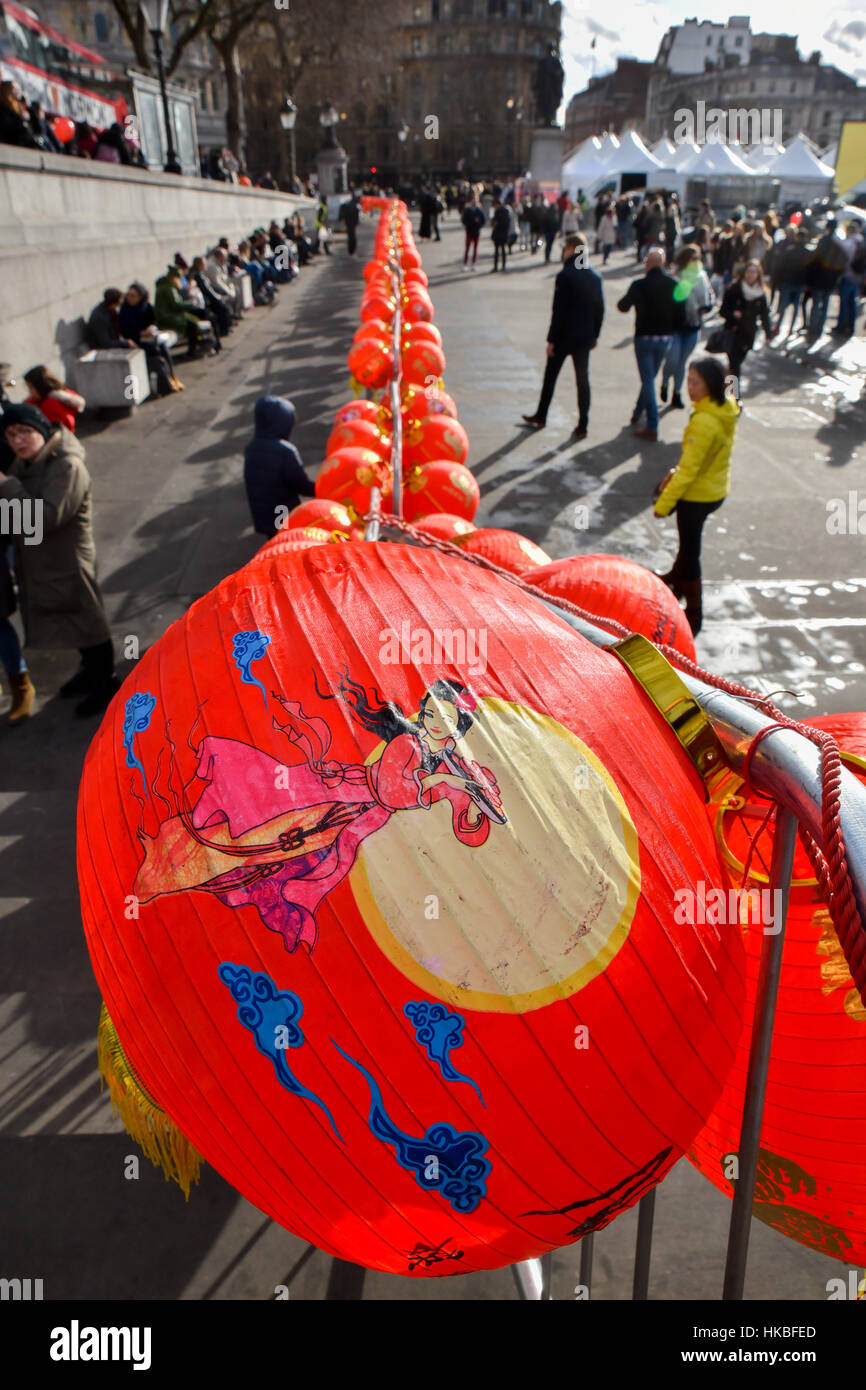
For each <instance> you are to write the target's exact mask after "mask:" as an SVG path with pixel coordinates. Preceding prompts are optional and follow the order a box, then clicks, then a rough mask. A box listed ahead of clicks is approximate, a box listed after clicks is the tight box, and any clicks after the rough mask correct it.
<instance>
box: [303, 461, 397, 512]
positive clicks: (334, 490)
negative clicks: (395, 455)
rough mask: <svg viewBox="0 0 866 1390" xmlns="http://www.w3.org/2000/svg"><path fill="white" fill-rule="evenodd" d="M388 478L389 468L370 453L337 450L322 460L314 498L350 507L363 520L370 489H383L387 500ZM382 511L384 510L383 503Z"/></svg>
mask: <svg viewBox="0 0 866 1390" xmlns="http://www.w3.org/2000/svg"><path fill="white" fill-rule="evenodd" d="M390 478H391V470H390V468H389V467H388V465H387V464H385V463H384V462H383V461H382V458H381V457H380V455H379V454H377V453H374V452H373V450H372V449H358V448H347V449H340V450H339V451H338V452H337V453H336V454H331V456H330V458H326V459H325V462H324V463H323V464H322V466H321V468H320V469H319V476H318V477H317V478H316V496H317V497H331V498H333V499H334V500H335V501H337V502H342V503H343V505H344V506H348V505H349V503H351V504H352V506H353V507H354V508H355V510H356V511H357V512H358V514H359V515H360V516H364V515H365V514H366V512H368V511H369V509H370V492H371V489H372V488H374V487H378V488H380V489H383V491H384V492H385V493H386V495H387V497H388V498H389V499H390V498H391V489H390ZM389 505H390V503H389ZM382 510H383V511H387V510H388V507H386V506H385V502H384V499H383V504H382Z"/></svg>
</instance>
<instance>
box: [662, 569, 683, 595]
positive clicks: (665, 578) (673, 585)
mask: <svg viewBox="0 0 866 1390" xmlns="http://www.w3.org/2000/svg"><path fill="white" fill-rule="evenodd" d="M656 578H657V579H660V580H661V581H662V583H663V584H667V586H668V588H669V589H670V591H671V593H673V594H675V595H676V597H677V598H682V596H683V581H682V580H681V579H680V577H679V575H678V574H677V572H676V569H672V570H668V572H667V574H659V575H656Z"/></svg>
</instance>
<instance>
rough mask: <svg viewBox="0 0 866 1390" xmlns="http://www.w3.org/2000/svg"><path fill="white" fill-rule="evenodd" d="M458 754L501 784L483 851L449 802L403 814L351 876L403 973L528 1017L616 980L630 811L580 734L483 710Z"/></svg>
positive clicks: (500, 708) (627, 915) (538, 718)
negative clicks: (609, 974)
mask: <svg viewBox="0 0 866 1390" xmlns="http://www.w3.org/2000/svg"><path fill="white" fill-rule="evenodd" d="M383 746H384V745H380V747H379V748H377V749H376V750H375V752H374V753H373V754H371V756H370V758H369V760H368V761H369V762H375V761H376V760H377V759H378V758H379V757H380V756H381V752H382V748H383ZM455 752H456V753H457V754H458V755H459V757H460V758H463V759H471V760H472V761H474V762H477V763H480V764H481V765H482V767H486V768H488V769H489V770H490V771H491V772H492V773H493V776H494V777H495V778H496V781H497V783H498V785H499V790H500V794H501V797H502V810H503V813H504V815H505V816H506V817H507V822H506V824H504V825H500V824H497V823H496V822H494V821H491V823H490V827H489V833H488V835H487V838H486V840H485V842H484V843H483V844H481V845H475V846H473V845H469V844H465V843H464V842H463V841H461V840H460V839H458V837H457V835H456V834H455V831H454V827H453V824H452V804H451V802H450V801H448V800H447V799H445V798H443V799H442V800H441V801H438V802H434V803H433V805H432V806H430V807H427V808H425V807H422V806H419V807H418V809H417V810H416V809H414V808H413V809H411V810H408V811H397V812H395V813H394V814H393V815H392V816H391V818H390V820H389V821H388V823H387V824H386V825H385V826H383V827H382V829H381V830H378V831H377V832H376V834H375V835H371V836H369V837H368V839H366V840H365V841H364V843H363V845H362V847H361V850H360V852H359V854H358V858H357V860H356V862H355V865H354V867H353V869H352V872H351V876H350V880H349V881H350V884H351V887H352V891H353V893H354V896H355V900H356V902H357V904H358V907H359V910H360V912H361V914H362V916H363V918H364V921H365V923H366V925H367V927H368V929H369V931H370V933H371V935H372V936H373V937H374V939H375V941H376V942H377V944H378V946H379V947H380V949H381V950H382V951H383V952H384V954H385V955H386V956H387V957H388V959H389V960H390V961H391V962H392V963H393V964H394V965H395V966H396V967H397V969H398V970H400V971H401V972H402V973H403V974H404V975H405V976H407V978H408V979H410V980H412V981H413V982H414V983H415V984H416V985H418V986H420V987H421V988H422V989H424V990H426V991H427V993H429V994H432V995H433V996H435V997H436V998H438V999H441V1000H443V1001H444V1002H446V1003H448V1004H452V1005H453V1004H457V1005H460V1006H461V1007H463V1008H468V1009H482V1010H495V1011H498V1012H514V1013H524V1012H527V1011H528V1010H531V1009H538V1008H541V1007H542V1006H543V1005H545V1004H549V1003H552V1002H553V1001H554V1000H556V999H565V998H568V996H569V995H571V994H574V993H575V992H576V991H577V990H579V989H582V988H583V986H584V985H586V984H588V983H589V981H590V980H592V979H594V978H595V976H596V975H598V974H600V973H601V972H602V971H603V970H605V969H606V968H607V966H608V965H609V963H610V961H611V960H612V959H613V957H614V956H615V955H616V953H617V952H618V951H619V949H620V947H621V946H622V945H623V942H624V941H625V939H626V937H627V935H628V931H629V928H630V926H631V921H632V918H633V916H634V911H635V907H636V905H637V900H638V896H639V893H640V864H639V851H638V837H637V832H636V830H635V827H634V824H633V822H632V819H631V817H630V815H629V813H628V809H627V807H626V805H625V802H624V801H623V798H622V796H621V794H620V792H619V790H618V788H617V786H616V784H615V783H614V781H613V779H612V777H611V776H610V773H609V772H608V771H607V769H606V768H605V767H604V766H603V764H602V763H601V761H600V760H599V759H598V758H597V757H596V755H595V754H594V753H593V752H591V751H590V749H589V748H587V747H586V745H585V744H584V743H582V742H581V740H580V739H579V738H578V737H577V736H576V735H575V734H573V733H572V732H571V730H569V729H566V728H564V727H563V725H561V724H559V723H558V722H557V721H556V720H554V719H551V718H549V717H548V716H546V715H542V714H538V713H537V712H536V711H535V710H532V709H529V708H527V707H526V706H524V705H520V704H514V703H511V702H508V701H505V700H500V699H496V698H492V697H488V698H482V699H480V700H479V701H478V705H477V708H476V710H475V715H474V722H473V724H472V727H471V729H469V731H468V732H467V734H466V735H465V736H464V737H462V738H460V739H458V741H457V745H456V748H455Z"/></svg>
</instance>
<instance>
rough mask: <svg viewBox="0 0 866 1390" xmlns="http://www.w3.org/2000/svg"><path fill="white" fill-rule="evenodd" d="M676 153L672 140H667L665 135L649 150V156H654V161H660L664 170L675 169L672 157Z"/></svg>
mask: <svg viewBox="0 0 866 1390" xmlns="http://www.w3.org/2000/svg"><path fill="white" fill-rule="evenodd" d="M676 152H677V147H676V145H675V144H674V142H673V140H669V139H668V137H667V136H666V135H663V136H662V138H661V140H659V141H657V143H656V144H655V145H653V147H652V149H651V150H650V154H654V155H655V157H656V159H658V160H661V162H662V164H663V165H664V166H665V168H666V169H672V168H675V167H676V166H675V163H674V155H675V154H676Z"/></svg>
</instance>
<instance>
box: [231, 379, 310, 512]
mask: <svg viewBox="0 0 866 1390" xmlns="http://www.w3.org/2000/svg"><path fill="white" fill-rule="evenodd" d="M255 421H256V433H255V437H254V438H253V439H251V440H250V442H249V444H248V445H247V447H246V450H245V452H244V483H245V484H246V489H247V501H248V502H249V504H250V511H251V512H252V517H253V526H254V528H255V530H256V531H257V532H258V533H259V535H262V536H269V537H270V536H275V535H276V533H277V531H278V530H279V529H280V527H281V526H282V524H283V522H284V521H285V519H286V517H287V516H288V514H289V512H291V511H293V510H294V508H295V507H297V506H298V504H299V503H300V500H301V498H302V497H314V496H315V492H316V490H315V488H314V487H313V484H312V482H311V481H310V479H309V478H308V477H307V474H306V472H305V471H304V465H303V463H302V462H301V456H300V454H299V453H298V451H297V449H296V448H295V446H294V444H290V443H289V439H290V436H291V433H292V430H293V429H294V427H295V407H294V406H293V405H292V403H291V401H287V400H285V399H284V398H283V397H282V396H260V397H259V399H258V400H257V401H256V410H255Z"/></svg>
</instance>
